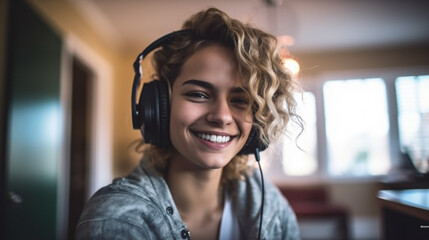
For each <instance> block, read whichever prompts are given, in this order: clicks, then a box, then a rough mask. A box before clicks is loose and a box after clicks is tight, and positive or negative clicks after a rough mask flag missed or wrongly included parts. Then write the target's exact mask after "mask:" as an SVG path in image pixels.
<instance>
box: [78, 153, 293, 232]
mask: <svg viewBox="0 0 429 240" xmlns="http://www.w3.org/2000/svg"><path fill="white" fill-rule="evenodd" d="M235 185H236V186H234V187H233V189H234V191H233V192H231V193H230V194H231V198H232V207H233V209H234V210H235V211H236V214H237V216H238V221H239V225H240V234H241V236H242V237H243V239H257V238H258V229H259V211H260V206H261V204H260V203H261V184H260V177H259V174H258V173H257V172H256V171H255V172H254V174H251V175H249V176H247V177H246V178H245V180H244V181H241V180H239V181H237V183H236V184H235ZM261 238H262V239H299V229H298V225H297V221H296V217H295V214H294V212H293V211H292V209H291V208H290V206H289V204H288V203H287V201H286V200H285V199H284V197H283V196H282V195H281V194H280V193H279V191H278V190H277V188H275V187H274V186H273V185H271V184H269V183H268V182H267V181H265V204H264V213H263V223H262V231H261ZM76 239H127V240H131V239H189V231H188V230H187V228H186V225H185V223H184V222H183V221H182V219H181V217H180V214H179V212H178V210H177V208H176V205H175V204H174V201H173V198H172V196H171V194H170V190H169V188H168V186H167V183H166V182H165V180H164V179H163V178H162V177H160V176H159V175H157V174H156V173H155V172H154V170H153V169H151V168H150V167H149V166H147V164H146V163H145V162H144V161H142V162H141V164H140V165H139V166H138V167H136V168H135V170H134V171H133V172H132V173H131V174H130V175H129V176H128V177H126V178H119V179H115V180H114V181H113V183H111V184H110V185H108V186H106V187H104V188H102V189H100V190H99V191H98V192H96V193H95V194H94V196H92V197H91V199H90V200H89V202H88V203H87V205H86V206H85V209H84V210H83V212H82V215H81V217H80V220H79V223H78V225H77V230H76Z"/></svg>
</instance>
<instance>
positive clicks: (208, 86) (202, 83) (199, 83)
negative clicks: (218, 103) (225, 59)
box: [182, 79, 215, 90]
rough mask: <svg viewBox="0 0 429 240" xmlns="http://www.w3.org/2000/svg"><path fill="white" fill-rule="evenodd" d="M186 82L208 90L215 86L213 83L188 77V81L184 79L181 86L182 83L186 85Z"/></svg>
mask: <svg viewBox="0 0 429 240" xmlns="http://www.w3.org/2000/svg"><path fill="white" fill-rule="evenodd" d="M187 84H191V85H197V86H200V87H202V88H205V89H209V90H213V89H215V87H214V86H213V84H211V83H208V82H205V81H201V80H197V79H190V80H188V81H185V82H184V83H183V84H182V86H183V85H187Z"/></svg>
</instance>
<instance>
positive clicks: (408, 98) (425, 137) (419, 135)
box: [395, 76, 429, 172]
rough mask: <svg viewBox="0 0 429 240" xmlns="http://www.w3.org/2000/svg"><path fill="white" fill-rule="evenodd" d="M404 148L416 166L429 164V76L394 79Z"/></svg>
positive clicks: (424, 167) (424, 170)
mask: <svg viewBox="0 0 429 240" xmlns="http://www.w3.org/2000/svg"><path fill="white" fill-rule="evenodd" d="M395 87H396V93H397V94H396V95H397V102H398V123H399V136H400V144H401V148H402V149H401V150H402V151H403V152H408V154H410V157H411V159H412V160H413V162H414V164H415V166H416V167H417V169H418V170H419V171H421V172H427V171H428V164H429V94H428V93H429V76H420V77H399V78H397V80H396V82H395Z"/></svg>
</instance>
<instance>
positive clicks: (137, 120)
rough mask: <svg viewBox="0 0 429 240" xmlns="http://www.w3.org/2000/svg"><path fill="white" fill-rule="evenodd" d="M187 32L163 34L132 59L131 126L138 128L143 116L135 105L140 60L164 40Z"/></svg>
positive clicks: (140, 76)
mask: <svg viewBox="0 0 429 240" xmlns="http://www.w3.org/2000/svg"><path fill="white" fill-rule="evenodd" d="M189 32H190V30H186V29H184V30H178V31H174V32H171V33H169V34H167V35H164V36H162V37H160V38H158V39H157V40H155V41H154V42H152V43H151V44H150V45H149V46H147V47H146V48H145V49H144V50H143V51H142V52H141V53H140V54H139V55H138V56H137V58H136V60H135V61H134V63H133V68H134V80H133V88H132V92H131V111H132V121H133V128H134V129H139V128H140V127H141V125H142V124H143V122H142V119H143V118H142V117H140V115H141V114H142V113H140V111H139V109H137V105H139V103H137V102H136V101H137V90H138V88H139V86H140V80H141V78H142V76H143V71H142V69H141V61H143V59H144V58H145V57H146V56H147V55H148V54H149V53H150V52H152V51H153V50H154V49H157V48H159V47H161V46H162V45H163V44H164V43H165V42H167V41H170V40H171V39H172V38H173V37H175V36H176V35H180V34H184V33H189Z"/></svg>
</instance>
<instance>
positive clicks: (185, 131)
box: [77, 8, 299, 239]
mask: <svg viewBox="0 0 429 240" xmlns="http://www.w3.org/2000/svg"><path fill="white" fill-rule="evenodd" d="M183 29H185V31H181V32H180V33H179V34H175V35H174V36H171V37H169V40H168V41H165V42H163V43H162V44H161V48H160V49H159V50H157V51H156V52H155V53H154V57H153V61H154V65H155V69H156V77H157V78H158V79H159V80H154V81H160V82H162V83H166V86H167V87H166V88H167V90H166V91H167V94H166V95H167V98H168V99H166V100H165V99H164V100H165V101H167V102H168V105H169V106H170V108H169V109H168V112H167V114H166V115H167V118H168V121H167V123H168V124H167V126H166V127H164V128H168V129H167V130H166V129H160V131H165V132H166V133H167V134H166V136H163V137H160V139H159V141H160V142H161V144H152V145H148V146H146V147H145V150H144V154H143V159H142V161H141V163H140V165H139V166H138V167H137V168H136V169H135V170H134V171H133V172H132V173H131V174H130V175H129V176H127V177H126V178H121V179H116V180H114V181H113V183H112V184H110V185H109V186H107V187H104V188H102V189H101V190H99V191H98V192H97V193H96V194H95V195H94V196H93V197H92V198H91V199H90V201H89V202H88V204H87V206H86V207H85V209H84V211H83V213H82V216H81V218H80V221H79V224H78V226H77V238H78V239H113V238H114V239H190V238H191V237H192V239H258V238H260V239H299V230H298V226H297V222H296V218H295V214H294V213H293V211H292V209H291V208H290V206H289V205H288V203H287V201H286V200H285V199H284V197H283V196H282V195H281V194H280V193H279V191H278V190H277V189H276V188H275V187H274V186H272V185H271V184H269V183H265V185H264V186H265V190H263V188H262V179H261V176H260V175H259V174H258V172H257V170H255V169H254V168H253V167H251V166H250V164H248V161H247V159H248V154H249V153H253V152H254V151H258V150H263V149H264V148H265V147H266V145H267V144H268V143H269V142H272V141H274V140H275V139H276V138H277V137H278V136H279V135H280V134H282V133H283V132H284V130H285V125H286V124H287V122H288V121H289V120H290V119H294V118H298V117H297V116H296V115H295V113H294V106H295V101H294V100H293V97H292V91H293V90H294V87H295V83H294V82H293V81H292V78H291V77H290V75H289V73H288V72H287V71H285V70H284V69H283V67H282V65H281V58H280V56H279V54H280V53H279V51H278V48H277V46H276V39H275V37H274V36H272V35H270V34H267V33H265V32H263V31H260V30H258V29H255V28H252V27H250V26H248V25H245V24H243V23H241V22H239V21H237V20H235V19H231V18H230V17H229V16H227V15H226V14H225V13H224V12H222V11H220V10H218V9H214V8H211V9H208V10H205V11H202V12H199V13H197V14H196V15H194V16H192V17H191V18H190V19H189V20H188V21H186V22H185V24H184V25H183ZM164 100H161V101H164ZM164 117H165V116H164ZM161 118H163V117H162V116H161ZM147 124H148V123H144V124H143V125H141V124H137V125H138V127H139V128H141V129H142V132H143V135H144V136H145V132H147V131H149V130H150V128H152V127H153V126H147ZM144 125H146V126H144ZM154 137H159V136H154ZM147 138H149V137H147ZM255 139H256V140H255ZM146 140H147V139H146ZM250 141H252V143H251V144H249V142H250ZM255 141H256V143H257V144H256V145H255V144H253V142H255ZM249 146H250V147H249ZM261 146H262V147H261ZM249 148H250V150H249ZM253 148H255V149H253ZM256 148H258V149H256ZM259 148H261V149H259ZM262 196H264V199H265V201H264V204H263V211H262V208H261V202H262V200H261V197H262ZM261 215H262V217H261Z"/></svg>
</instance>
